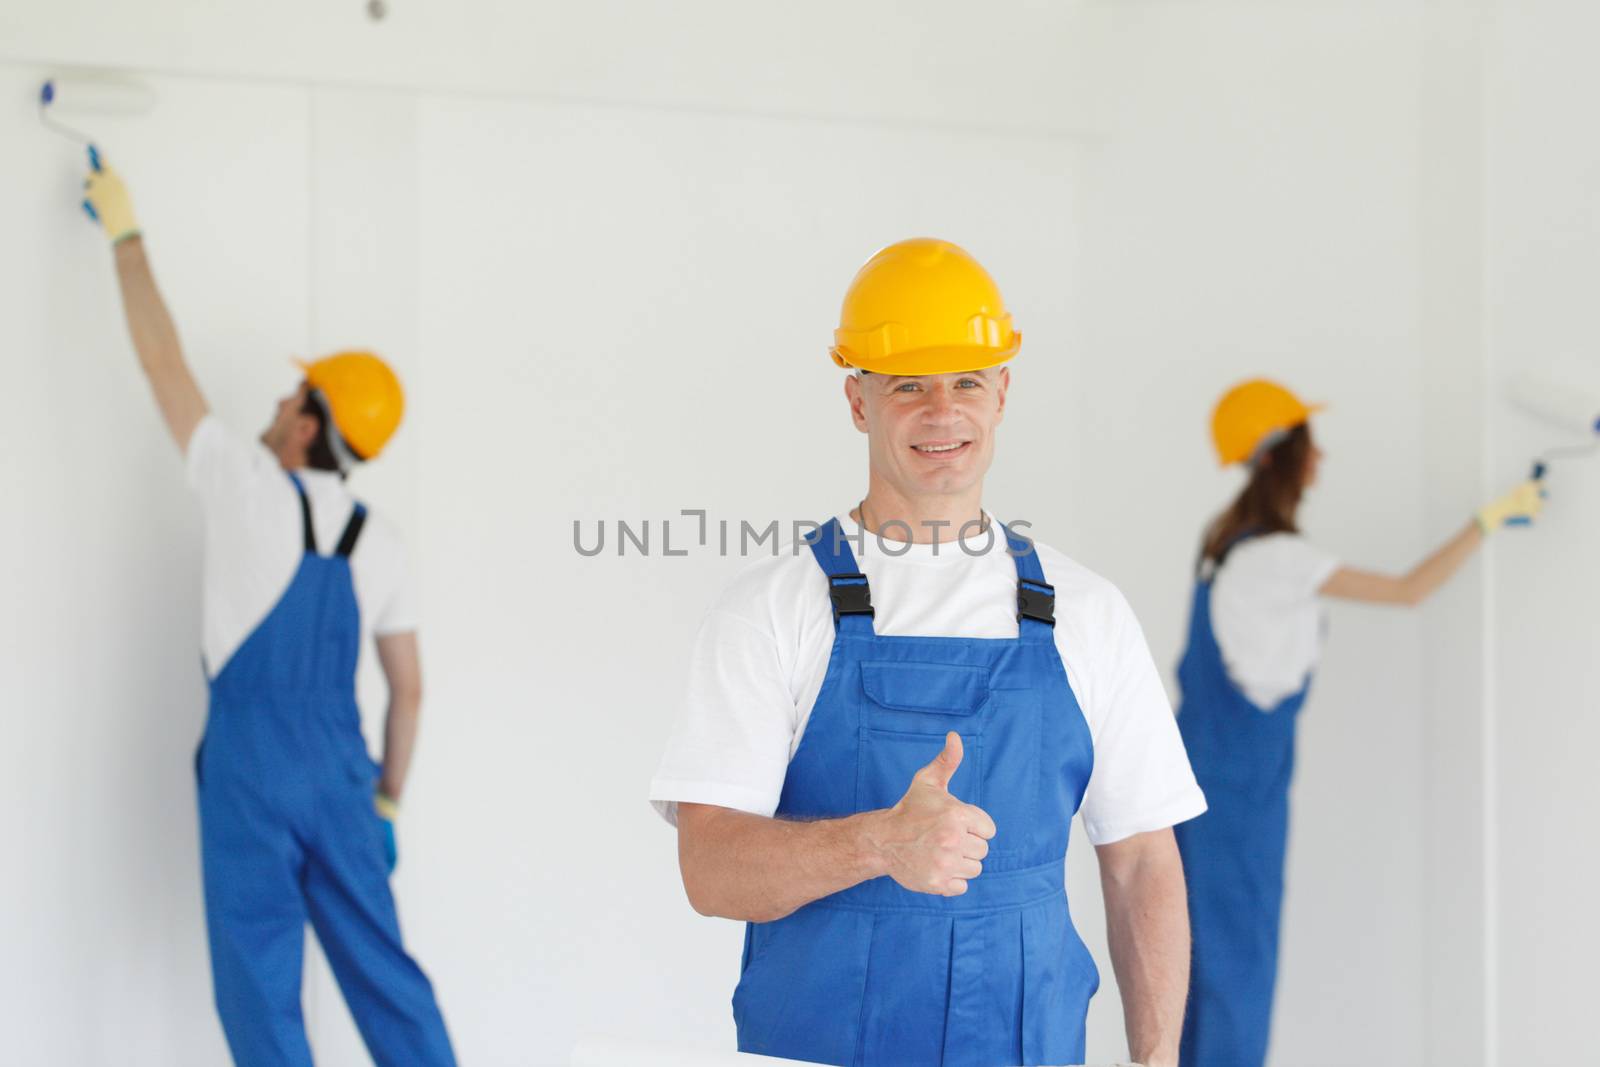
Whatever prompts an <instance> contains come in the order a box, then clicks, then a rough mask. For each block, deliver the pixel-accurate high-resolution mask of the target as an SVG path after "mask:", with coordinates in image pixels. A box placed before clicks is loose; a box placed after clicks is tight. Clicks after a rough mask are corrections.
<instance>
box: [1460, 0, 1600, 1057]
mask: <svg viewBox="0 0 1600 1067" xmlns="http://www.w3.org/2000/svg"><path fill="white" fill-rule="evenodd" d="M1597 32H1600V12H1597V11H1595V10H1594V9H1593V8H1591V7H1589V6H1588V5H1581V4H1563V3H1550V2H1538V3H1532V4H1505V5H1503V7H1502V8H1501V10H1500V12H1499V15H1498V21H1497V24H1496V33H1495V36H1494V38H1493V48H1492V50H1491V51H1490V53H1489V59H1488V63H1489V77H1488V85H1489V88H1490V92H1489V94H1488V100H1489V107H1488V121H1487V134H1488V135H1487V141H1488V144H1489V148H1490V154H1489V160H1490V165H1489V180H1488V197H1487V199H1488V213H1487V214H1488V220H1489V222H1488V227H1487V247H1488V250H1489V255H1488V261H1489V264H1490V270H1489V273H1488V275H1487V283H1486V287H1487V292H1488V298H1489V307H1490V309H1491V312H1490V316H1489V330H1488V337H1489V342H1490V356H1491V359H1490V364H1489V370H1490V378H1491V382H1492V384H1493V385H1494V386H1496V387H1498V386H1499V385H1500V384H1501V383H1502V382H1503V381H1504V379H1506V378H1507V377H1509V376H1510V375H1512V374H1513V373H1519V372H1522V373H1534V374H1541V375H1548V376H1551V377H1553V378H1555V379H1557V380H1564V381H1566V382H1567V383H1569V384H1570V385H1571V386H1575V387H1578V388H1580V389H1582V390H1585V391H1587V392H1588V393H1589V394H1590V395H1591V396H1600V355H1597V349H1600V320H1597V318H1596V314H1595V301H1594V282H1595V279H1596V277H1597V276H1600V275H1597V272H1600V210H1597V209H1600V201H1597V192H1596V184H1595V175H1596V173H1597V172H1600V145H1596V143H1595V140H1594V138H1593V137H1590V136H1585V135H1584V133H1583V132H1581V131H1582V129H1583V126H1582V118H1581V116H1582V114H1583V108H1584V106H1585V105H1584V102H1585V101H1589V100H1593V99H1594V97H1595V93H1596V92H1597V91H1600V74H1597V72H1596V71H1595V69H1594V65H1593V63H1592V62H1590V61H1588V59H1587V58H1586V54H1585V50H1584V47H1583V43H1584V41H1586V40H1587V41H1592V40H1594V38H1595V34H1596V33H1597ZM1597 407H1600V402H1597ZM1489 412H1490V418H1489V421H1488V433H1489V438H1490V441H1491V442H1492V444H1493V446H1494V447H1493V448H1492V450H1491V452H1490V455H1489V457H1488V462H1487V464H1486V468H1485V469H1486V473H1487V475H1488V477H1489V478H1490V479H1491V480H1492V481H1495V482H1503V481H1505V480H1506V479H1510V478H1516V477H1518V476H1519V475H1520V474H1521V473H1522V472H1523V470H1524V468H1525V466H1526V464H1527V462H1528V457H1529V456H1531V455H1532V454H1534V453H1536V452H1540V451H1543V450H1544V449H1546V448H1550V447H1551V446H1554V445H1559V444H1562V443H1571V442H1572V441H1573V440H1575V438H1574V437H1573V436H1571V435H1563V434H1561V433H1559V432H1557V431H1554V430H1552V429H1551V428H1549V427H1547V426H1544V425H1542V424H1540V423H1539V422H1536V421H1533V420H1530V419H1527V418H1525V417H1524V416H1522V415H1520V414H1519V413H1517V412H1516V411H1514V410H1513V409H1512V408H1510V407H1509V406H1508V405H1506V404H1504V403H1503V402H1500V401H1498V400H1495V401H1494V402H1493V403H1491V405H1490V406H1489ZM1597 413H1600V412H1597ZM1580 440H1581V439H1580ZM1549 484H1550V501H1549V507H1550V510H1549V521H1548V522H1547V523H1546V524H1545V526H1544V528H1543V529H1541V530H1539V531H1538V536H1537V537H1536V538H1535V537H1530V538H1527V539H1525V540H1520V541H1519V540H1513V539H1511V538H1506V539H1505V540H1504V541H1502V543H1501V544H1499V545H1498V546H1496V549H1497V550H1496V554H1495V557H1494V560H1493V569H1492V572H1491V573H1492V585H1491V589H1490V592H1489V600H1488V606H1489V613H1490V618H1491V619H1492V629H1491V649H1492V652H1493V661H1492V662H1493V674H1492V676H1491V682H1492V689H1491V692H1492V695H1493V700H1494V718H1493V731H1494V738H1495V740H1496V742H1497V744H1496V748H1495V753H1494V754H1495V759H1494V762H1493V765H1492V771H1493V775H1494V789H1493V792H1492V799H1493V809H1492V816H1493V833H1494V838H1493V845H1494V850H1495V855H1494V859H1495V863H1494V864H1493V866H1492V868H1491V881H1490V891H1491V895H1490V900H1489V903H1490V908H1491V909H1492V910H1491V914H1490V919H1491V922H1492V924H1493V927H1492V928H1493V929H1494V931H1495V941H1496V947H1497V952H1496V963H1497V967H1496V974H1495V978H1496V982H1495V987H1494V990H1495V992H1494V995H1495V997H1496V1000H1497V1005H1498V1011H1497V1019H1498V1032H1497V1033H1496V1034H1494V1035H1492V1036H1493V1037H1494V1039H1495V1040H1494V1050H1495V1052H1496V1053H1497V1054H1498V1062H1499V1063H1501V1064H1506V1065H1510V1064H1518V1063H1537V1062H1541V1061H1546V1062H1548V1061H1552V1060H1555V1059H1557V1058H1559V1057H1561V1056H1563V1055H1568V1054H1569V1050H1571V1049H1574V1048H1578V1047H1580V1046H1585V1045H1587V1044H1588V1043H1589V1030H1590V1028H1589V1027H1588V1026H1587V1025H1586V1024H1587V1021H1588V1019H1589V1017H1590V1014H1591V1012H1592V1008H1591V1004H1592V1001H1593V993H1594V990H1595V988H1596V983H1595V978H1594V973H1595V966H1594V961H1595V959H1596V958H1597V956H1600V916H1597V915H1596V913H1595V909H1594V906H1593V903H1592V900H1593V896H1594V893H1593V887H1594V886H1595V885H1596V884H1597V882H1600V858H1597V856H1596V854H1595V850H1594V848H1593V847H1592V845H1593V842H1594V840H1595V820H1596V815H1597V813H1600V781H1597V779H1596V777H1595V774H1594V759H1593V754H1594V753H1595V752H1596V751H1597V750H1600V716H1597V715H1596V714H1595V712H1596V710H1597V709H1600V660H1597V657H1596V654H1595V653H1596V650H1597V649H1600V614H1597V613H1596V611H1595V605H1596V604H1597V603H1600V557H1597V556H1596V552H1595V547H1596V543H1597V541H1596V537H1595V531H1596V529H1597V528H1600V457H1595V456H1593V455H1591V456H1589V457H1587V458H1582V459H1572V460H1568V461H1555V462H1553V464H1552V467H1551V473H1550V476H1549Z"/></svg>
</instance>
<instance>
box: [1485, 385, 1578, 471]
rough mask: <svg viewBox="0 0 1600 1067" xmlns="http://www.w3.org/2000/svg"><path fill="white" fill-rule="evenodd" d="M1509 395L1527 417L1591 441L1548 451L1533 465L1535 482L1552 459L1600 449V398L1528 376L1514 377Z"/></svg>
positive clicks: (1508, 386) (1509, 386)
mask: <svg viewBox="0 0 1600 1067" xmlns="http://www.w3.org/2000/svg"><path fill="white" fill-rule="evenodd" d="M1507 393H1508V395H1509V396H1510V398H1511V402H1512V403H1513V404H1515V405H1516V406H1517V407H1519V408H1521V409H1522V410H1523V412H1525V413H1526V414H1529V415H1532V416H1533V417H1534V418H1537V419H1539V420H1540V421H1542V422H1544V423H1546V424H1548V425H1550V426H1554V427H1556V428H1558V429H1560V430H1562V431H1564V432H1566V433H1568V434H1571V435H1572V436H1574V437H1586V438H1588V441H1586V442H1584V443H1581V444H1579V443H1573V444H1570V445H1561V446H1558V447H1555V448H1551V449H1548V450H1546V451H1545V452H1544V453H1543V454H1542V455H1540V456H1539V457H1538V458H1537V459H1535V460H1534V462H1533V477H1534V480H1535V481H1537V480H1539V479H1541V478H1543V477H1544V476H1545V472H1546V471H1547V470H1548V469H1549V465H1550V461H1551V460H1553V459H1557V458H1559V457H1563V456H1578V455H1586V454H1588V453H1592V452H1595V451H1596V450H1600V396H1595V395H1593V394H1591V393H1588V392H1585V391H1584V390H1582V389H1579V388H1576V387H1574V386H1572V385H1570V384H1568V383H1565V382H1556V381H1551V380H1548V379H1544V378H1536V377H1534V376H1533V375H1529V374H1522V375H1518V376H1516V377H1514V378H1512V379H1511V380H1510V382H1508V383H1507Z"/></svg>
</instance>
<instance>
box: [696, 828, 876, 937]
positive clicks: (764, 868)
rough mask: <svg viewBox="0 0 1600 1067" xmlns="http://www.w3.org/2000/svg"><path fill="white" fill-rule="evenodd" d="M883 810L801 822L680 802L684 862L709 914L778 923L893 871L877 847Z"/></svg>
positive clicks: (700, 905)
mask: <svg viewBox="0 0 1600 1067" xmlns="http://www.w3.org/2000/svg"><path fill="white" fill-rule="evenodd" d="M880 814H881V813H880V812H870V811H869V812H864V813H862V814H860V815H851V816H847V817H845V818H842V819H819V820H817V821H814V822H795V821H791V820H788V819H770V818H766V817H765V816H761V815H751V814H749V813H748V812H743V811H734V810H732V809H729V808H720V807H712V806H710V805H706V804H679V805H678V863H679V866H680V867H681V868H682V871H683V885H684V889H685V890H687V891H688V894H689V903H690V904H691V905H693V906H694V909H695V910H696V911H698V912H700V913H701V914H702V915H716V916H720V917H721V918H725V919H741V920H745V921H748V922H771V921H772V920H774V919H781V918H783V917H784V916H785V915H788V914H790V913H791V912H793V911H795V910H796V909H797V908H800V907H803V906H804V905H806V904H809V903H811V902H812V901H813V900H820V899H821V898H823V897H825V896H828V895H829V894H831V893H837V892H839V891H840V890H842V889H848V888H850V887H851V886H853V885H857V884H859V883H861V882H865V881H867V880H868V879H871V878H876V877H878V876H879V875H882V874H884V873H886V865H885V863H884V860H883V859H882V857H881V856H880V855H879V854H878V851H877V849H876V848H875V846H874V844H873V826H874V822H875V819H876V817H877V816H879V815H880Z"/></svg>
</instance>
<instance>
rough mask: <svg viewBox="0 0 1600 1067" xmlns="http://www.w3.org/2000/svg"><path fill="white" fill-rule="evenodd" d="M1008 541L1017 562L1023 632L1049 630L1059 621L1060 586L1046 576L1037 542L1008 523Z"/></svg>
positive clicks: (1037, 633) (1020, 630)
mask: <svg viewBox="0 0 1600 1067" xmlns="http://www.w3.org/2000/svg"><path fill="white" fill-rule="evenodd" d="M1004 529H1005V531H1006V545H1007V546H1008V547H1009V549H1010V551H1011V559H1012V561H1013V562H1015V563H1016V565H1017V629H1018V633H1019V634H1028V633H1032V634H1033V635H1035V636H1042V635H1045V634H1048V633H1049V632H1050V631H1051V630H1052V629H1054V628H1055V625H1056V587H1055V586H1053V585H1051V584H1050V583H1049V582H1047V581H1045V580H1044V568H1043V567H1042V566H1040V564H1039V553H1038V552H1036V551H1034V547H1033V542H1032V541H1031V540H1029V539H1028V538H1026V537H1022V536H1020V535H1018V534H1016V533H1014V532H1012V530H1011V527H1009V526H1007V527H1004Z"/></svg>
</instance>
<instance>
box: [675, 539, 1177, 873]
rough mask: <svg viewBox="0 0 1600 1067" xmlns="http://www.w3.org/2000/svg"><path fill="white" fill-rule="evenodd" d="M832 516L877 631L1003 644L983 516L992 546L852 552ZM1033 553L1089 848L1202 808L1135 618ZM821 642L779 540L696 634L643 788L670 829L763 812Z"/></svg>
mask: <svg viewBox="0 0 1600 1067" xmlns="http://www.w3.org/2000/svg"><path fill="white" fill-rule="evenodd" d="M839 521H840V524H841V526H843V528H844V532H845V534H846V535H848V536H849V537H850V547H851V551H852V552H854V553H855V555H856V562H857V565H858V566H859V567H860V569H861V573H863V574H865V575H866V576H867V582H868V584H869V585H870V586H871V588H872V606H873V609H874V611H875V613H876V614H875V616H874V618H873V627H874V629H875V630H876V631H877V632H878V633H879V634H883V635H886V636H895V635H904V636H922V637H989V638H993V637H1016V636H1017V617H1016V611H1017V571H1016V563H1015V562H1014V561H1013V559H1012V557H1011V556H1010V555H1009V554H1008V553H1007V551H1006V541H1005V538H1004V536H1003V535H1002V534H1000V533H999V531H998V529H997V527H996V525H995V524H994V522H993V519H992V517H991V526H990V528H991V529H992V530H995V536H993V537H992V538H990V537H989V536H988V535H987V534H985V535H980V536H978V537H976V538H974V539H972V540H969V541H968V542H967V549H966V550H964V549H963V548H962V547H961V546H960V545H957V544H954V543H950V542H947V543H945V544H943V545H940V546H937V549H936V548H935V546H933V545H918V544H908V543H903V542H892V541H885V542H883V543H881V544H880V542H879V541H878V539H877V537H875V536H874V535H871V534H868V535H867V537H866V540H865V544H864V546H863V544H862V542H861V540H860V537H861V530H860V527H859V526H858V525H857V524H856V523H855V522H854V521H852V520H851V519H850V518H849V517H848V515H846V514H841V516H840V519H839ZM1035 547H1036V548H1037V551H1038V554H1039V562H1040V564H1041V565H1042V566H1043V568H1044V576H1045V580H1046V581H1047V582H1050V583H1051V584H1052V585H1054V586H1055V589H1056V602H1055V617H1056V626H1055V640H1056V648H1057V649H1058V650H1059V651H1060V653H1061V659H1062V661H1063V662H1064V664H1065V665H1066V669H1067V679H1068V681H1069V682H1070V683H1071V685H1072V691H1073V693H1074V694H1075V695H1076V696H1077V698H1078V703H1079V705H1080V706H1081V707H1082V709H1083V713H1084V717H1085V719H1086V720H1087V721H1088V726H1089V733H1090V736H1091V738H1092V739H1093V743H1094V772H1093V774H1092V776H1091V778H1090V780H1089V785H1088V790H1087V792H1086V793H1085V794H1084V799H1083V807H1082V811H1083V820H1084V827H1085V829H1086V830H1087V832H1088V835H1089V840H1090V841H1092V842H1094V843H1095V844H1107V843H1109V842H1112V841H1117V840H1120V839H1122V838H1124V837H1129V836H1131V835H1133V834H1137V833H1143V832H1145V831H1148V830H1158V829H1161V828H1164V827H1167V826H1172V825H1173V824H1175V823H1179V822H1182V821H1184V820H1185V819H1191V818H1193V817H1194V816H1196V815H1198V814H1200V813H1201V812H1202V811H1204V810H1205V807H1206V804H1205V798H1204V796H1202V794H1201V792H1200V787H1199V786H1198V785H1197V784H1196V783H1195V779H1194V773H1193V772H1192V771H1191V770H1190V769H1189V759H1188V756H1187V755H1186V754H1185V752H1184V749H1183V741H1182V739H1181V738H1180V737H1179V735H1178V729H1177V722H1176V720H1175V719H1174V718H1173V715H1172V707H1171V705H1170V704H1169V703H1168V701H1167V694H1166V690H1165V689H1164V688H1163V686H1162V683H1161V677H1160V675H1159V673H1158V672H1157V670H1156V666H1155V662H1154V661H1153V660H1152V659H1151V656H1150V650H1149V648H1148V646H1147V645H1146V644H1145V639H1144V633H1143V631H1141V630H1140V628H1139V623H1138V620H1137V619H1135V618H1134V616H1133V609H1132V608H1130V607H1129V606H1128V602H1127V601H1126V600H1125V599H1124V598H1123V596H1122V594H1121V593H1120V592H1118V591H1117V589H1116V587H1114V586H1113V585H1112V584H1111V583H1110V582H1108V581H1106V580H1105V579H1103V578H1101V577H1099V576H1098V575H1096V574H1093V573H1091V572H1090V571H1088V570H1086V569H1085V568H1083V567H1081V566H1079V565H1078V564H1076V563H1074V562H1072V561H1071V560H1070V559H1068V558H1067V557H1066V556H1063V555H1062V554H1061V553H1059V552H1056V551H1055V550H1053V549H1051V548H1049V547H1047V546H1045V545H1036V546H1035ZM983 549H987V551H981V550H983ZM902 550H903V554H898V555H895V554H891V553H901V552H902ZM969 551H970V552H972V553H980V554H968V552H969ZM833 639H834V625H833V612H832V608H831V607H830V602H829V599H828V583H827V579H826V576H825V575H824V574H823V572H822V568H821V567H819V566H818V565H817V561H816V558H815V557H814V556H813V555H812V553H811V549H810V548H809V547H808V546H806V545H804V544H802V545H800V546H799V551H798V552H796V551H795V545H794V544H793V543H791V544H786V545H783V546H781V547H780V548H779V550H778V554H777V556H776V557H775V558H772V557H769V558H762V559H760V560H757V561H756V562H754V563H752V564H751V565H749V566H748V567H746V568H745V569H744V570H743V571H742V572H741V573H740V574H739V575H738V576H737V577H736V578H735V579H734V580H733V582H732V584H730V585H729V586H728V588H727V589H726V590H724V592H723V593H722V596H721V597H720V598H719V599H718V601H717V602H716V604H715V605H713V607H712V608H711V610H710V612H708V613H707V615H706V618H705V621H704V622H703V623H702V624H701V626H700V630H699V633H698V634H697V635H696V637H695V641H694V647H693V649H692V651H691V652H690V656H689V687H688V699H687V701H686V703H685V705H684V709H683V713H682V716H681V718H680V720H679V722H678V725H677V728H676V730H675V732H674V733H673V734H672V737H671V739H670V741H669V742H668V745H667V750H666V754H665V756H664V757H663V758H662V760H661V766H660V768H659V770H658V771H657V773H656V777H655V779H654V781H652V782H651V784H650V800H651V802H652V803H653V804H654V805H655V806H656V809H657V810H658V811H660V812H661V814H662V815H663V816H664V817H665V818H666V819H667V820H668V821H669V822H674V823H675V822H676V820H677V804H678V802H680V801H683V802H688V803H694V804H714V805H717V806H719V807H725V808H734V809H738V810H740V811H748V812H752V813H754V814H757V815H765V816H770V815H772V814H773V813H774V812H775V811H776V810H777V806H778V797H779V794H780V793H781V792H782V790H783V781H784V777H785V775H786V774H787V773H788V766H789V759H790V757H792V756H793V755H794V752H795V749H796V748H798V747H799V744H800V738H801V736H802V735H803V734H804V732H805V728H806V721H807V719H808V718H809V717H810V715H811V708H812V705H813V704H814V703H815V702H816V699H817V693H818V692H819V691H820V690H821V688H822V680H823V676H824V675H825V674H826V672H827V667H828V660H829V657H830V654H831V652H832V649H833ZM909 784H910V783H909V782H908V783H907V785H909Z"/></svg>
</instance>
